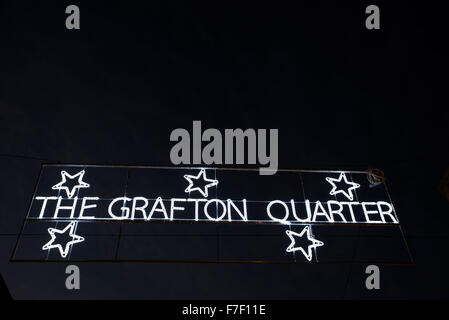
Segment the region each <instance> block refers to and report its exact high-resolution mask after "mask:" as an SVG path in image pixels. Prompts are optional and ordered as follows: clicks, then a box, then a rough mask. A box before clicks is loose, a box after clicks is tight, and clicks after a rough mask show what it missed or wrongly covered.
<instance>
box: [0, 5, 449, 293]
mask: <svg viewBox="0 0 449 320" xmlns="http://www.w3.org/2000/svg"><path fill="white" fill-rule="evenodd" d="M69 4H71V3H69V2H66V1H59V2H54V3H52V2H49V1H1V2H0V39H1V40H0V176H1V177H2V178H1V181H2V183H1V185H0V191H1V192H0V199H1V201H0V237H1V240H2V241H1V242H0V253H1V256H0V271H1V273H2V275H3V277H4V278H5V281H6V283H7V285H8V287H9V290H10V292H11V294H12V296H13V297H14V298H19V299H24V298H25V299H27V298H31V299H36V298H62V299H71V298H84V299H89V298H134V299H136V298H150V299H180V298H181V299H182V298H184V299H192V298H212V299H213V298H250V299H262V298H266V299H270V298H271V299H282V298H284V299H295V298H332V299H340V298H373V299H381V298H383V299H388V298H448V291H447V288H448V286H449V279H448V277H447V265H448V262H449V261H448V258H447V254H446V253H447V244H448V231H447V230H448V227H449V215H448V213H449V203H448V202H447V200H445V199H444V198H443V197H442V196H441V194H439V193H438V191H437V188H438V184H439V181H440V178H441V176H442V175H443V172H444V170H445V169H446V168H447V166H448V165H449V161H448V160H449V156H448V153H449V148H448V141H449V140H448V137H449V134H448V129H447V128H448V123H449V112H448V108H447V99H446V98H445V97H444V96H443V95H442V91H443V90H445V89H446V87H447V71H448V70H447V62H446V60H447V53H446V52H445V51H444V50H443V48H444V44H445V42H447V34H445V32H443V27H445V24H446V20H447V19H446V17H445V14H447V12H448V6H447V4H443V3H442V2H436V1H435V2H433V1H432V3H428V2H426V3H424V2H422V3H421V4H419V5H418V4H412V3H409V2H405V1H394V3H392V2H391V1H390V2H385V3H384V2H379V3H378V5H379V7H380V8H381V30H376V31H368V30H366V28H365V17H366V15H365V13H364V11H365V7H366V6H367V5H368V4H370V3H365V2H362V3H361V2H356V1H354V2H345V3H342V2H332V3H326V2H316V1H314V2H307V3H303V2H298V1H296V2H281V3H278V2H276V3H274V2H273V3H265V2H262V3H261V2H254V3H243V2H228V1H221V2H211V1H205V2H194V1H192V2H171V1H145V2H143V1H126V2H119V3H115V2H111V1H76V3H75V4H77V5H79V7H80V9H81V29H80V30H77V31H73V30H72V31H69V30H67V29H66V28H65V18H66V14H65V13H64V12H65V7H66V6H67V5H69ZM193 120H201V121H202V124H203V127H204V128H217V129H219V130H224V129H225V128H243V129H245V128H267V129H268V128H278V129H279V167H280V168H283V169H288V168H290V169H293V168H302V169H355V170H360V169H361V170H363V169H366V168H368V167H378V168H381V169H382V170H384V172H385V174H386V177H387V181H388V183H389V187H390V191H391V194H392V197H393V202H394V204H395V206H396V209H397V211H398V212H399V214H400V217H401V223H402V225H403V229H404V232H405V237H406V239H407V242H408V244H409V246H410V251H411V252H412V255H413V257H414V261H415V265H413V266H382V290H380V291H376V292H369V291H367V290H366V289H365V287H364V279H365V277H366V275H365V273H364V270H365V267H366V266H364V265H339V264H334V265H299V266H298V265H245V264H239V265H232V264H231V265H222V264H208V265H203V264H188V263H186V264H137V263H134V264H132V263H129V264H104V263H103V264H84V265H81V266H80V267H81V270H82V281H83V289H82V290H79V291H77V292H70V291H68V290H66V289H65V287H64V279H65V274H64V270H65V265H63V264H51V263H49V264H45V263H41V264H27V263H19V264H17V263H11V262H9V258H10V256H11V252H12V249H13V247H14V245H15V243H16V240H17V234H18V232H19V230H20V227H21V222H22V219H23V216H24V215H25V214H26V211H27V208H28V205H29V201H30V197H31V196H32V192H33V188H34V185H35V183H36V180H37V176H38V173H39V169H40V165H41V163H43V162H67V163H102V164H145V165H171V163H170V158H169V152H170V148H171V146H172V143H171V142H170V141H169V136H170V132H171V131H172V130H173V129H175V128H179V127H181V128H186V129H188V130H191V126H192V121H193Z"/></svg>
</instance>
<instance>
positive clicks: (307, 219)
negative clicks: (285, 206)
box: [290, 199, 311, 222]
mask: <svg viewBox="0 0 449 320" xmlns="http://www.w3.org/2000/svg"><path fill="white" fill-rule="evenodd" d="M307 201H309V200H307ZM290 205H291V207H292V213H293V217H294V218H295V219H296V221H299V222H310V218H311V214H310V203H309V207H308V210H306V212H307V218H306V219H301V218H299V217H298V216H297V215H296V206H295V200H293V199H291V200H290Z"/></svg>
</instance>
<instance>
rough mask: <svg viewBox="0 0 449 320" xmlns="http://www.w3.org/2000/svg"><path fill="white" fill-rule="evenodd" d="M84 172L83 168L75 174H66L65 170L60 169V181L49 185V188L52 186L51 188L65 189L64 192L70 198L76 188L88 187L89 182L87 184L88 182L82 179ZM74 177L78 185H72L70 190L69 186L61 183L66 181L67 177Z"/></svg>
mask: <svg viewBox="0 0 449 320" xmlns="http://www.w3.org/2000/svg"><path fill="white" fill-rule="evenodd" d="M85 173H86V172H85V171H84V170H81V171H80V172H78V173H77V174H75V175H73V176H72V175H70V174H68V173H67V171H64V170H62V171H61V177H62V180H61V182H59V183H57V184H55V185H54V186H53V187H51V188H52V189H53V190H65V192H66V193H67V196H68V197H69V198H72V197H73V195H74V194H75V192H76V189H81V188H89V187H90V184H88V183H86V182H84V181H82V180H83V177H84V174H85ZM76 177H78V185H76V186H74V187H72V190H69V187H66V186H64V185H63V184H64V183H66V182H67V178H69V179H75V178H76Z"/></svg>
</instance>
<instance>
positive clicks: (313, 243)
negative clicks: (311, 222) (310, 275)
mask: <svg viewBox="0 0 449 320" xmlns="http://www.w3.org/2000/svg"><path fill="white" fill-rule="evenodd" d="M285 233H286V234H287V236H288V237H289V238H290V240H291V241H292V242H291V243H290V245H289V246H288V248H287V250H286V251H287V252H295V251H298V250H299V251H301V252H302V254H303V255H304V257H306V259H307V260H308V261H311V260H312V249H314V248H316V247H321V246H322V245H324V243H323V242H322V241H319V240H316V239H314V238H313V237H312V235H311V234H310V227H309V226H306V227H304V229H302V231H301V233H297V232H294V231H291V230H286V231H285ZM304 234H306V236H307V240H308V241H309V242H311V244H310V245H308V246H307V252H306V250H304V248H303V247H301V246H298V247H296V246H295V245H296V238H295V237H299V238H302V237H303V236H304Z"/></svg>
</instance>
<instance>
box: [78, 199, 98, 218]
mask: <svg viewBox="0 0 449 320" xmlns="http://www.w3.org/2000/svg"><path fill="white" fill-rule="evenodd" d="M98 199H100V198H99V197H84V198H83V201H82V202H81V210H80V215H79V217H78V218H79V219H95V217H94V216H86V217H85V216H83V213H84V210H86V209H91V208H96V207H97V204H90V205H88V206H86V201H88V200H93V201H98Z"/></svg>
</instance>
